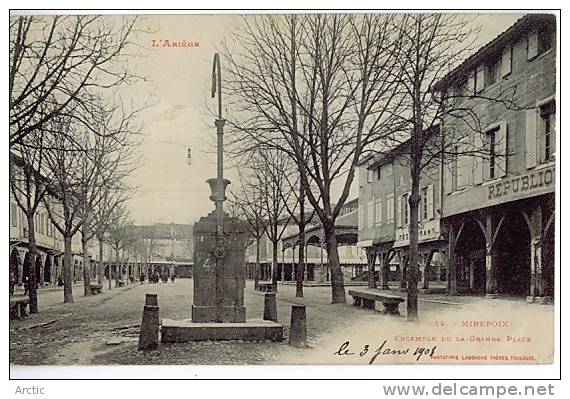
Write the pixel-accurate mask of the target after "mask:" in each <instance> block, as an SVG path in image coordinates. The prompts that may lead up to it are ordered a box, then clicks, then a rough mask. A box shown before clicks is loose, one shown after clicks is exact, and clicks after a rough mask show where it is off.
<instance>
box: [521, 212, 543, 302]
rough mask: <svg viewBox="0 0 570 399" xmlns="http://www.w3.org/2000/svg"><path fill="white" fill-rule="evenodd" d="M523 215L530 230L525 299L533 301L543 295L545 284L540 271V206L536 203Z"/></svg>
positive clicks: (541, 233) (541, 228) (541, 230)
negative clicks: (527, 280)
mask: <svg viewBox="0 0 570 399" xmlns="http://www.w3.org/2000/svg"><path fill="white" fill-rule="evenodd" d="M523 216H524V218H525V220H526V222H527V225H528V228H529V231H530V284H529V287H530V289H529V296H528V297H527V301H533V300H534V298H535V297H542V296H544V292H545V284H544V276H543V273H542V242H543V227H542V226H543V216H542V207H541V206H540V205H539V204H537V205H536V206H534V207H533V209H532V210H531V211H530V215H529V213H528V212H524V211H523Z"/></svg>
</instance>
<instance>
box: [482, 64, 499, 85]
mask: <svg viewBox="0 0 570 399" xmlns="http://www.w3.org/2000/svg"><path fill="white" fill-rule="evenodd" d="M498 70H499V60H494V61H492V62H490V63H489V64H487V68H486V76H485V78H486V79H485V87H487V86H491V85H492V84H494V83H495V82H496V81H497V72H498Z"/></svg>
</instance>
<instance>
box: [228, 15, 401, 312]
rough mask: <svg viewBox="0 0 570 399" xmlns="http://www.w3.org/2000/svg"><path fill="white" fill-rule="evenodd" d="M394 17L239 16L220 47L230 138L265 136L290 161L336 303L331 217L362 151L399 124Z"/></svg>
mask: <svg viewBox="0 0 570 399" xmlns="http://www.w3.org/2000/svg"><path fill="white" fill-rule="evenodd" d="M392 18H393V17H392V16H386V15H358V16H355V15H341V14H334V15H322V14H314V15H307V16H304V15H300V16H298V15H292V16H255V17H245V18H244V20H243V23H242V29H241V30H239V31H238V32H237V33H236V34H235V36H234V38H233V39H234V41H235V42H236V46H237V49H238V50H237V52H235V53H234V54H232V53H231V52H229V51H226V53H227V56H226V59H228V60H229V63H230V65H229V67H228V73H227V74H226V76H228V75H229V76H230V77H229V89H228V95H229V96H230V99H232V100H231V101H230V104H231V107H232V108H233V109H234V110H236V113H235V115H234V116H233V118H232V119H233V120H232V121H230V125H231V126H232V127H233V128H234V133H235V135H236V137H235V138H234V140H233V143H232V144H235V145H241V146H242V147H243V148H245V149H250V148H253V147H255V146H259V145H260V144H262V145H264V146H266V147H271V148H276V149H278V150H280V151H283V152H284V153H286V154H287V155H288V156H289V157H290V158H291V159H292V160H294V163H295V164H296V166H297V168H298V172H299V175H300V178H301V182H302V185H303V187H305V188H306V189H307V190H306V195H307V199H308V201H309V203H310V204H311V205H312V208H313V209H314V211H315V212H316V214H317V215H318V216H319V219H320V220H321V223H322V225H323V229H324V233H325V239H326V250H327V254H328V259H329V265H330V268H331V285H332V302H333V303H344V302H346V295H345V290H344V281H343V275H342V271H341V267H340V260H339V256H338V249H337V241H336V231H335V221H336V218H337V217H338V215H339V213H340V210H341V209H342V206H343V205H344V203H345V202H346V200H347V198H348V195H349V193H350V187H351V185H352V182H353V180H354V174H355V169H356V165H357V164H358V162H359V159H360V158H361V155H362V154H363V151H365V150H366V149H367V148H369V147H370V146H371V145H372V144H373V142H374V141H380V140H381V139H382V138H383V137H385V136H390V135H392V134H393V133H394V130H395V129H397V128H398V126H397V123H395V122H394V117H393V114H394V113H393V112H391V108H393V107H394V106H396V105H397V104H396V103H397V102H398V100H399V93H398V87H397V86H396V85H395V78H394V76H393V75H394V70H393V67H394V66H395V63H396V58H397V55H398V52H399V46H398V43H397V40H395V38H394V37H393V35H392V34H391V31H390V30H389V29H387V27H388V26H389V24H390V23H391V20H392ZM228 119H230V117H228ZM307 154H308V157H307ZM311 187H314V189H315V190H316V191H315V190H312V189H309V188H311ZM335 187H339V188H340V189H339V190H338V191H340V194H339V195H338V196H335V195H334V192H333V188H335ZM314 191H315V192H314ZM334 191H337V190H334Z"/></svg>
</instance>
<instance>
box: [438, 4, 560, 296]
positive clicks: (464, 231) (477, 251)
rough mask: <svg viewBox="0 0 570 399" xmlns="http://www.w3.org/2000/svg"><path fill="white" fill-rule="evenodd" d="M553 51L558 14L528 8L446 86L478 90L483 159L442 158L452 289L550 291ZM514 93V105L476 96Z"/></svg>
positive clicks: (474, 104)
mask: <svg viewBox="0 0 570 399" xmlns="http://www.w3.org/2000/svg"><path fill="white" fill-rule="evenodd" d="M555 49H556V19H555V17H554V16H553V15H537V14H535V15H527V16H525V17H523V18H521V19H520V20H519V21H518V22H517V23H516V24H515V25H513V26H512V27H511V28H510V29H509V30H507V31H506V32H504V33H503V34H501V35H499V36H498V37H497V38H496V39H495V40H493V41H492V42H491V43H489V44H488V45H487V46H485V47H484V48H483V49H481V50H480V51H479V52H478V53H476V54H475V55H474V56H472V57H470V58H469V59H468V60H467V61H466V62H465V63H463V64H462V65H461V66H460V67H458V68H457V69H456V70H454V71H453V72H452V73H451V74H450V75H449V76H448V77H447V78H446V79H444V81H443V82H442V83H441V86H442V89H443V90H445V91H447V92H449V91H458V90H467V92H468V94H469V95H471V94H473V95H474V96H475V97H473V98H469V97H467V98H466V99H465V100H464V101H466V102H468V104H466V106H467V107H470V108H472V109H473V110H474V111H475V112H476V113H477V114H478V115H481V125H482V126H484V130H483V132H480V133H473V135H474V136H475V137H474V142H478V143H480V145H481V148H483V149H484V152H485V156H484V157H483V158H481V157H475V156H463V157H461V158H460V159H457V160H452V159H445V160H444V164H445V165H446V166H447V167H446V168H444V181H445V186H444V193H443V195H442V203H443V207H442V211H443V213H442V217H443V223H444V225H445V229H446V231H447V235H448V241H449V248H448V252H449V254H448V256H449V263H450V275H449V282H450V285H449V290H450V292H451V293H455V292H474V293H485V294H490V295H496V294H503V295H524V296H528V298H529V299H530V300H533V298H536V297H538V298H541V297H547V298H548V297H552V295H553V294H554V217H555V214H554V211H555V194H554V192H555V178H556V173H555V158H556V104H555V96H556V50H555ZM509 90H513V92H514V93H515V94H514V95H515V96H516V98H515V100H516V103H517V105H518V107H517V109H513V107H508V106H506V105H505V104H503V103H502V102H490V101H484V100H480V99H479V98H478V96H482V97H490V98H494V97H499V96H500V95H501V93H505V92H507V91H509ZM446 122H447V121H444V122H443V123H444V126H445V124H446ZM454 164H455V165H456V167H453V165H454Z"/></svg>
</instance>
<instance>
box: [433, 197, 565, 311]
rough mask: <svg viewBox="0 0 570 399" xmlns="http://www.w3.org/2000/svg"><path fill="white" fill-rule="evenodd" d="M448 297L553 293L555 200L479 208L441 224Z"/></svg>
mask: <svg viewBox="0 0 570 399" xmlns="http://www.w3.org/2000/svg"><path fill="white" fill-rule="evenodd" d="M444 224H445V226H446V228H447V231H448V253H449V256H448V257H447V261H448V263H449V267H448V270H449V292H450V294H457V293H471V294H486V295H487V296H491V297H494V296H498V295H508V296H525V297H527V301H529V302H532V301H534V300H535V299H536V298H539V299H536V300H537V301H541V302H542V301H544V302H548V301H549V300H551V298H552V296H553V294H554V195H553V194H545V195H542V196H538V197H533V198H530V199H525V200H520V201H514V202H509V203H508V204H504V205H499V206H495V207H489V208H484V209H481V210H478V211H474V212H469V213H465V214H461V215H455V216H453V217H450V218H447V219H446V220H444Z"/></svg>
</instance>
